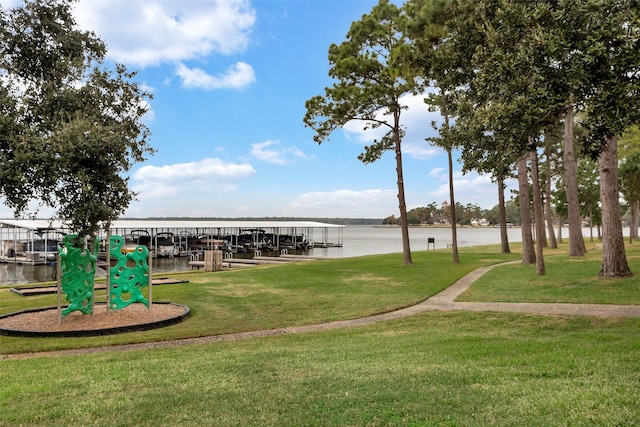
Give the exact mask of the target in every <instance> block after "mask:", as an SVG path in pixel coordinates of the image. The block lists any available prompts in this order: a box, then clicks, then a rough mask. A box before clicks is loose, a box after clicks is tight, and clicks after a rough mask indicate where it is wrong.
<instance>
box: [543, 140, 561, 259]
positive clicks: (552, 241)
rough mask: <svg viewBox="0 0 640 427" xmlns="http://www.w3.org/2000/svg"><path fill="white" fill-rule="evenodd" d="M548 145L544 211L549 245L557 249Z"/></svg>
mask: <svg viewBox="0 0 640 427" xmlns="http://www.w3.org/2000/svg"><path fill="white" fill-rule="evenodd" d="M548 145H549V144H547V148H546V150H547V152H546V155H545V157H546V159H547V176H546V177H545V181H544V184H545V186H544V192H545V197H544V213H545V220H546V223H547V234H549V247H550V248H551V249H557V248H558V242H557V241H556V234H555V233H554V231H553V213H552V212H551V155H550V151H551V150H550V149H549V147H548Z"/></svg>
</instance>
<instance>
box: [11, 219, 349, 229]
mask: <svg viewBox="0 0 640 427" xmlns="http://www.w3.org/2000/svg"><path fill="white" fill-rule="evenodd" d="M0 227H5V228H10V227H14V228H22V229H25V230H50V229H56V230H65V229H68V227H67V226H66V225H65V223H64V222H63V221H60V220H48V219H0ZM111 228H112V229H120V230H123V229H139V228H145V229H185V228H209V229H211V228H242V229H246V228H258V229H262V228H271V229H273V228H327V229H328V228H344V225H337V224H329V223H324V222H316V221H278V220H273V221H264V220H260V221H256V220H246V221H244V220H234V221H225V220H206V219H188V218H185V219H181V220H163V219H122V220H117V221H114V222H113V223H112V224H111Z"/></svg>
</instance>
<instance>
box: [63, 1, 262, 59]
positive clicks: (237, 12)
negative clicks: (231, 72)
mask: <svg viewBox="0 0 640 427" xmlns="http://www.w3.org/2000/svg"><path fill="white" fill-rule="evenodd" d="M75 17H76V20H77V22H78V25H80V27H82V28H84V29H86V30H92V31H95V32H96V33H97V34H98V36H99V37H101V38H102V39H103V40H105V42H106V43H107V46H108V49H109V52H108V55H109V57H110V58H112V59H114V60H116V61H118V62H122V63H125V64H128V65H133V66H138V67H145V66H148V65H157V64H160V63H163V62H179V61H184V60H188V59H196V58H203V57H205V56H207V55H209V54H211V53H214V52H215V53H220V54H223V55H228V54H232V53H236V52H241V51H243V50H244V49H246V47H247V46H248V44H249V41H250V35H251V30H252V28H253V26H254V24H255V21H256V13H255V10H254V9H253V8H252V7H251V4H250V2H249V1H246V0H234V1H229V0H209V1H180V0H136V1H114V0H90V1H80V2H78V3H76V4H75Z"/></svg>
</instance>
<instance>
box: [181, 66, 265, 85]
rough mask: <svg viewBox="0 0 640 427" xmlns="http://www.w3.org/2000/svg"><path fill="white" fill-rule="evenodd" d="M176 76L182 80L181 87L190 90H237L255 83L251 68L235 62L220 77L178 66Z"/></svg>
mask: <svg viewBox="0 0 640 427" xmlns="http://www.w3.org/2000/svg"><path fill="white" fill-rule="evenodd" d="M176 74H177V75H178V76H179V77H180V78H181V79H182V85H183V86H184V87H186V88H190V89H196V88H199V89H207V90H211V89H227V88H233V89H239V88H243V87H246V86H248V85H250V84H251V83H253V82H255V81H256V76H255V73H254V71H253V67H252V66H251V65H249V64H246V63H244V62H237V63H236V64H235V65H234V66H233V67H231V68H229V69H228V70H227V71H226V73H225V74H223V75H221V76H218V77H216V76H212V75H209V74H207V73H206V72H205V71H204V70H202V69H200V68H188V67H187V66H186V65H184V64H178V66H177V67H176Z"/></svg>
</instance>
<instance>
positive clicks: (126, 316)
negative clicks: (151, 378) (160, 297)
mask: <svg viewBox="0 0 640 427" xmlns="http://www.w3.org/2000/svg"><path fill="white" fill-rule="evenodd" d="M188 316H189V308H188V307H186V306H184V305H180V304H173V303H153V304H151V310H149V309H148V308H147V307H146V306H144V305H143V304H131V305H130V306H128V307H126V308H124V309H122V310H116V311H113V310H110V311H109V312H107V307H106V305H104V304H97V305H95V306H94V308H93V315H86V314H82V313H80V312H77V311H75V312H72V313H69V314H68V315H67V316H66V317H64V318H63V319H62V321H61V322H60V321H59V316H58V310H57V309H56V308H46V309H40V310H29V311H24V312H20V313H14V314H10V315H5V316H2V317H0V335H13V336H84V335H107V334H114V333H121V332H130V331H140V330H147V329H154V328H158V327H163V326H168V325H171V324H175V323H178V322H181V321H182V320H184V319H186V318H187V317H188Z"/></svg>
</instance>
